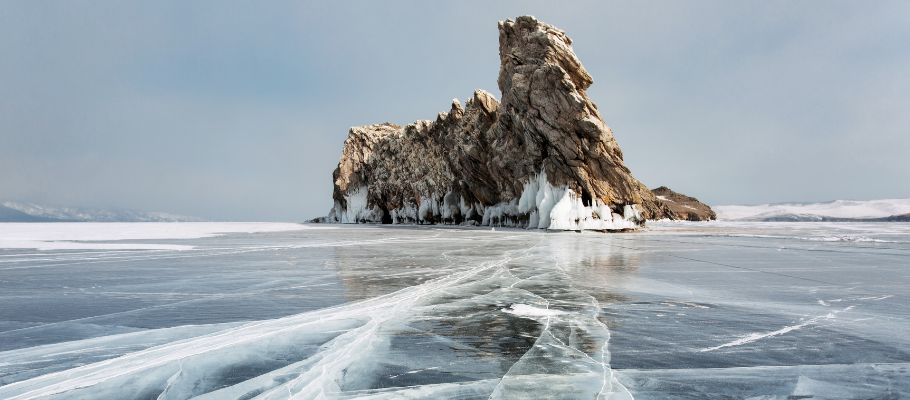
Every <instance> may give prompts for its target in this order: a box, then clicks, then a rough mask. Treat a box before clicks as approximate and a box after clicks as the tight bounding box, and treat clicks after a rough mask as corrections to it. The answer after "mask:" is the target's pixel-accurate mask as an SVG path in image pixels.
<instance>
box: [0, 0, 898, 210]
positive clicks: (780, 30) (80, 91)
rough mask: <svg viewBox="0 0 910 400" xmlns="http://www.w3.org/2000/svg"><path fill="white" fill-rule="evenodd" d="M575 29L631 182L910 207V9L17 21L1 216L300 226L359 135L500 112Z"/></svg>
mask: <svg viewBox="0 0 910 400" xmlns="http://www.w3.org/2000/svg"><path fill="white" fill-rule="evenodd" d="M524 14H531V15H535V16H537V17H538V18H539V19H541V20H543V21H545V22H548V23H551V24H554V25H556V26H558V27H560V28H562V29H563V30H565V31H566V32H567V33H568V34H569V36H571V37H572V38H573V40H574V47H575V51H576V53H577V54H578V56H579V58H580V59H581V60H582V62H583V63H584V65H585V67H586V68H587V69H588V71H589V72H590V73H591V75H592V76H593V77H594V85H593V86H592V87H591V88H590V90H589V92H588V93H589V95H590V96H591V97H592V98H593V100H594V101H595V102H596V103H597V104H598V106H599V109H600V110H601V112H602V114H603V116H604V118H605V120H606V122H607V124H608V125H609V126H611V127H612V128H613V131H614V133H615V135H616V138H617V140H618V141H619V144H620V146H621V147H622V149H623V152H624V153H625V157H626V162H627V164H628V165H629V167H630V168H631V169H632V172H633V174H634V175H635V176H636V177H638V178H639V179H641V180H642V181H643V182H645V183H646V184H647V185H649V186H651V187H656V186H659V185H667V186H670V187H672V188H674V189H677V190H678V191H681V192H684V193H687V194H690V195H693V196H696V197H698V198H700V199H702V200H704V201H706V202H708V203H710V204H731V203H747V204H748V203H762V202H782V201H823V200H833V199H874V198H895V197H910V129H908V127H910V2H908V1H903V0H899V1H869V2H861V1H829V0H824V1H822V0H818V1H798V2H792V1H768V0H761V1H727V0H717V1H685V2H683V1H649V2H639V1H622V2H619V1H592V2H559V4H558V5H557V3H555V2H552V3H550V2H533V1H512V2H504V1H503V2H486V1H465V2H458V1H448V2H427V1H412V2H400V1H394V2H393V1H386V2H379V1H361V2H343V1H325V2H322V3H317V2H279V1H270V2H260V1H245V2H228V1H192V2H186V1H173V2H169V1H154V2H151V1H143V2H140V1H135V2H124V1H33V0H23V1H4V2H3V5H2V6H0V199H6V200H22V201H33V202H40V203H49V204H57V205H72V206H83V207H125V208H135V209H143V210H155V211H169V212H174V213H181V214H187V215H194V216H199V217H204V218H210V219H218V220H302V219H304V218H309V217H314V216H317V215H323V214H326V213H327V212H328V210H329V208H330V206H331V192H332V179H331V173H332V170H333V169H334V168H335V165H336V164H337V162H338V156H339V155H340V152H341V146H342V143H343V141H344V138H345V136H346V135H347V130H348V128H349V127H350V126H353V125H362V124H368V123H375V122H383V121H390V122H396V123H409V122H412V121H414V120H416V119H432V118H435V116H436V113H437V112H439V111H444V110H447V109H448V107H449V103H450V101H451V99H452V98H453V97H458V98H460V99H465V98H466V97H468V96H469V95H470V94H471V93H472V92H473V90H474V89H475V88H483V89H487V90H489V91H491V92H493V93H495V94H497V96H499V91H498V88H497V86H496V76H497V73H498V69H499V56H498V44H497V38H498V37H497V30H496V21H497V20H501V19H505V18H509V17H514V16H518V15H524Z"/></svg>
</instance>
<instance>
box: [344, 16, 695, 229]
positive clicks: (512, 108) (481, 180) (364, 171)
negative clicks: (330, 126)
mask: <svg viewBox="0 0 910 400" xmlns="http://www.w3.org/2000/svg"><path fill="white" fill-rule="evenodd" d="M571 44H572V40H571V39H569V37H568V36H566V34H565V33H564V32H563V31H561V30H559V29H557V28H555V27H553V26H550V25H547V24H545V23H542V22H540V21H537V20H536V19H535V18H533V17H528V16H524V17H518V18H516V19H515V20H506V21H501V22H500V23H499V54H500V61H501V67H500V72H499V79H498V84H499V89H500V91H501V92H502V101H501V102H500V101H497V100H496V98H495V97H494V96H493V95H492V94H490V93H488V92H485V91H483V90H477V91H475V92H474V94H473V95H472V96H471V97H470V98H469V99H468V100H467V101H466V102H465V104H464V105H462V104H461V103H460V102H459V101H458V100H457V99H456V100H453V101H452V105H451V108H450V109H449V111H448V112H442V113H439V115H438V116H437V117H436V119H435V120H433V121H417V122H415V123H413V124H410V125H407V126H398V125H394V124H390V123H383V124H375V125H367V126H360V127H354V128H351V130H350V132H349V134H348V138H347V140H346V141H345V143H344V150H343V152H342V155H341V160H340V162H339V163H338V168H337V169H336V170H335V172H334V174H333V179H334V182H335V189H334V193H333V198H334V201H335V205H334V207H333V209H332V211H331V213H330V215H329V216H328V217H327V220H329V221H335V222H344V223H355V222H358V223H359V222H363V223H393V222H394V223H454V224H458V223H468V224H482V225H506V226H520V227H534V228H548V229H565V230H579V229H597V230H623V229H631V228H635V227H637V226H639V225H641V224H643V223H644V221H645V220H646V219H657V218H665V217H668V218H674V217H675V216H676V215H677V214H675V213H673V212H672V211H671V210H670V209H669V208H668V207H667V206H666V205H665V204H664V203H663V202H661V201H659V200H658V199H657V198H656V197H655V196H654V194H652V193H651V191H650V190H649V189H648V188H647V187H646V186H645V185H643V184H642V183H641V182H639V181H638V180H637V179H635V178H634V177H633V176H632V174H631V172H630V171H629V169H628V168H627V167H626V166H625V164H624V163H623V155H622V151H621V150H620V148H619V145H618V144H617V143H616V140H615V139H614V137H613V133H612V131H611V130H610V128H608V127H607V126H606V124H604V122H603V119H602V118H601V116H600V114H599V113H598V111H597V106H595V105H594V103H593V102H592V101H591V100H590V99H589V98H588V96H587V94H586V93H585V90H586V89H587V88H588V87H589V86H590V85H591V83H592V82H593V80H592V79H591V76H590V75H589V74H588V72H587V71H586V70H585V68H584V67H583V66H582V65H581V62H580V61H579V60H578V58H577V57H576V55H575V52H574V51H573V50H572V47H571Z"/></svg>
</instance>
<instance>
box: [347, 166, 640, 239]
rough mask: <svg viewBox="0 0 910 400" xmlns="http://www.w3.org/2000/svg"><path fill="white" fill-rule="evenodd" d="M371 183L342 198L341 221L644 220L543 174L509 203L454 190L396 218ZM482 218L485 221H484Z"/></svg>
mask: <svg viewBox="0 0 910 400" xmlns="http://www.w3.org/2000/svg"><path fill="white" fill-rule="evenodd" d="M367 192H368V188H367V187H366V186H361V187H358V188H356V189H354V190H352V191H351V192H350V193H349V194H347V195H345V204H347V207H343V206H342V205H341V204H340V203H336V204H335V207H334V209H333V210H332V215H333V216H334V218H336V219H337V222H341V223H346V224H347V223H383V222H391V223H393V224H433V223H444V224H468V225H477V224H479V225H485V226H506V227H517V228H537V229H553V230H604V231H617V230H626V229H635V228H637V227H639V226H640V225H641V224H642V223H643V222H644V218H643V217H642V212H641V209H640V208H639V206H638V205H634V204H633V205H625V206H623V208H622V214H619V213H617V212H615V211H614V210H613V209H612V208H610V206H609V205H607V204H604V203H603V202H601V201H600V199H594V204H590V205H586V204H585V203H584V201H583V200H582V198H581V196H579V195H578V194H577V193H575V191H573V190H572V189H569V188H567V187H565V186H559V187H557V186H553V185H552V184H550V182H549V181H547V177H546V173H542V174H540V175H538V176H536V177H535V178H534V179H531V180H530V181H528V182H527V183H525V184H524V190H522V192H521V197H519V198H517V199H512V200H511V201H508V202H500V203H498V204H494V205H490V206H484V205H483V204H481V203H473V204H466V202H465V199H464V197H458V198H457V201H455V199H456V197H455V196H453V195H452V193H451V192H449V193H446V194H445V195H442V196H439V195H431V196H424V197H421V199H420V203H419V204H418V205H416V206H415V205H405V206H403V207H401V208H397V209H392V210H389V214H390V215H389V218H390V219H391V221H388V220H384V218H385V217H386V214H385V211H384V210H382V209H381V208H380V207H379V206H377V205H373V206H370V205H369V202H368V201H367ZM478 219H479V221H478Z"/></svg>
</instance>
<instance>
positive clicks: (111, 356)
mask: <svg viewBox="0 0 910 400" xmlns="http://www.w3.org/2000/svg"><path fill="white" fill-rule="evenodd" d="M48 225H58V224H48ZM134 225H135V226H132V227H128V228H129V229H134V230H137V231H141V230H142V229H143V226H146V224H134ZM85 226H86V229H87V230H89V231H91V230H92V229H95V228H91V227H90V226H89V225H85ZM308 226H309V225H307V226H305V227H308ZM216 228H217V229H216ZM35 229H39V230H40V228H35ZM47 229H50V228H47ZM149 229H155V228H153V227H151V226H150V227H149ZM250 230H253V229H250ZM208 231H211V232H226V231H230V230H229V229H227V226H225V227H220V228H218V227H215V228H212V229H209V230H208ZM93 235H97V236H94V237H103V235H101V234H98V233H94V234H93ZM136 235H137V236H135V237H134V238H138V237H140V236H141V237H149V236H153V235H152V233H151V232H148V233H146V235H145V236H142V235H140V234H138V233H137V234H136ZM161 235H162V236H157V237H162V238H164V237H170V239H168V240H166V241H165V242H164V244H168V245H171V244H172V245H180V246H186V247H187V248H188V249H186V250H181V251H176V250H92V249H89V250H47V251H35V250H29V249H0V398H2V399H39V398H40V399H82V398H91V399H123V398H142V399H188V398H198V399H287V398H302V399H310V398H330V399H335V398H337V399H353V398H358V399H360V398H366V399H402V398H413V399H439V398H457V399H487V398H496V399H515V398H527V399H532V398H533V399H537V398H547V399H549V398H565V399H593V398H601V399H631V398H636V399H704V398H743V399H746V398H753V399H781V400H783V399H794V398H810V397H808V396H814V397H811V398H826V399H829V398H830V399H855V398H863V399H866V398H882V399H887V398H902V397H905V396H907V395H908V394H910V351H908V349H910V337H907V336H906V335H904V334H903V332H906V331H908V330H910V322H908V320H907V319H906V316H907V315H908V314H910V306H908V301H907V300H908V295H910V276H908V274H907V265H908V262H907V261H908V256H910V224H881V223H878V224H876V223H870V224H859V223H846V224H827V223H824V224H814V223H813V224H792V223H791V224H787V223H733V222H716V223H676V222H666V223H656V224H652V226H651V228H649V230H647V231H644V232H638V233H627V234H612V235H607V234H600V233H595V232H586V233H574V232H571V233H565V232H563V233H555V232H544V231H525V230H510V229H497V230H496V231H491V230H489V228H487V229H479V228H478V229H470V228H454V227H447V228H440V227H395V226H381V227H380V226H362V225H361V226H350V225H346V226H340V227H339V226H336V227H335V228H334V229H297V230H289V231H274V232H260V233H234V234H228V235H220V236H208V237H196V238H190V237H192V236H195V235H199V232H196V233H195V234H191V233H186V236H180V237H184V239H176V238H174V236H173V235H171V236H163V235H164V234H161ZM826 237H841V238H858V237H863V238H869V239H874V240H876V241H872V240H870V241H860V240H838V241H828V240H813V239H815V238H826ZM102 240H113V239H112V238H111V237H109V236H107V237H105V239H102ZM155 240H159V239H155ZM160 240H164V239H160Z"/></svg>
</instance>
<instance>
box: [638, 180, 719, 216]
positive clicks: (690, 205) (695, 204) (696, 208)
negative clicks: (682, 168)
mask: <svg viewBox="0 0 910 400" xmlns="http://www.w3.org/2000/svg"><path fill="white" fill-rule="evenodd" d="M651 192H652V193H654V196H656V197H657V201H659V202H660V203H662V204H663V205H664V206H666V208H667V209H668V210H669V212H668V213H667V214H666V216H665V217H666V218H669V219H682V220H687V221H713V220H715V219H717V214H715V213H714V211H713V210H711V207H708V205H707V204H705V203H702V202H700V201H698V199H696V198H694V197H689V196H686V195H684V194H681V193H676V192H674V191H672V190H670V188H668V187H666V186H661V187H659V188H657V189H654V190H652V191H651Z"/></svg>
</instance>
